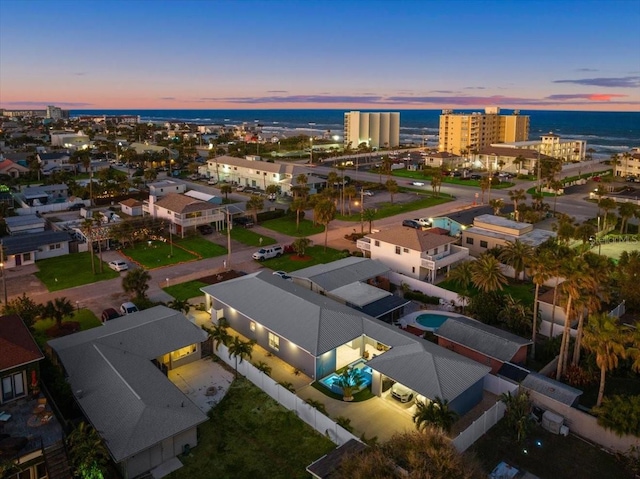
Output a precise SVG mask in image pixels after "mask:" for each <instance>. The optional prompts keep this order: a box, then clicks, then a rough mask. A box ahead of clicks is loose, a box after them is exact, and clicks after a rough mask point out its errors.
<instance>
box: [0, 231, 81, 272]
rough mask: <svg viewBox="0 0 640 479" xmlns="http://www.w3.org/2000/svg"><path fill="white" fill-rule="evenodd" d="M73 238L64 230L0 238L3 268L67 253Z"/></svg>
mask: <svg viewBox="0 0 640 479" xmlns="http://www.w3.org/2000/svg"><path fill="white" fill-rule="evenodd" d="M72 240H73V238H72V237H71V235H70V234H69V233H68V232H66V231H50V230H46V231H42V232H40V233H26V234H20V235H16V236H5V237H4V238H2V240H1V241H2V247H3V248H4V254H5V258H6V260H5V262H4V267H5V268H14V267H17V266H22V265H25V264H33V263H35V262H36V261H38V260H41V259H46V258H55V257H57V256H64V255H66V254H69V243H70V242H71V241H72Z"/></svg>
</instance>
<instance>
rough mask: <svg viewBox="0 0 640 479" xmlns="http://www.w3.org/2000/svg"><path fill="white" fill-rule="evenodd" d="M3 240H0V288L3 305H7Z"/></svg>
mask: <svg viewBox="0 0 640 479" xmlns="http://www.w3.org/2000/svg"><path fill="white" fill-rule="evenodd" d="M4 259H5V258H4V242H3V241H2V240H0V270H1V271H0V273H2V290H3V291H4V305H5V307H6V306H7V272H6V271H5V269H4V266H5V265H4Z"/></svg>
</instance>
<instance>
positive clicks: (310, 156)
mask: <svg viewBox="0 0 640 479" xmlns="http://www.w3.org/2000/svg"><path fill="white" fill-rule="evenodd" d="M314 126H316V124H315V123H314V122H312V121H310V122H309V164H310V165H312V164H313V127H314Z"/></svg>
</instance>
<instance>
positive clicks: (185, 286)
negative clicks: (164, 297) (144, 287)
mask: <svg viewBox="0 0 640 479" xmlns="http://www.w3.org/2000/svg"><path fill="white" fill-rule="evenodd" d="M205 286H208V284H207V283H203V282H202V281H198V280H194V281H187V282H186V283H180V284H176V285H173V286H169V287H168V288H162V289H163V291H165V292H167V293H168V294H170V295H171V296H173V297H174V298H175V299H177V300H180V301H184V300H187V299H191V298H195V297H197V296H202V295H204V293H203V292H202V291H200V288H204V287H205Z"/></svg>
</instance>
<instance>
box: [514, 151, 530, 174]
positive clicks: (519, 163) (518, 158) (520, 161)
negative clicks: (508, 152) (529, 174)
mask: <svg viewBox="0 0 640 479" xmlns="http://www.w3.org/2000/svg"><path fill="white" fill-rule="evenodd" d="M526 161H527V160H526V158H525V157H524V156H522V155H518V156H516V157H515V158H514V160H513V164H514V165H516V166H517V167H518V174H520V170H521V169H522V165H523V164H524V163H525V162H526Z"/></svg>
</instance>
